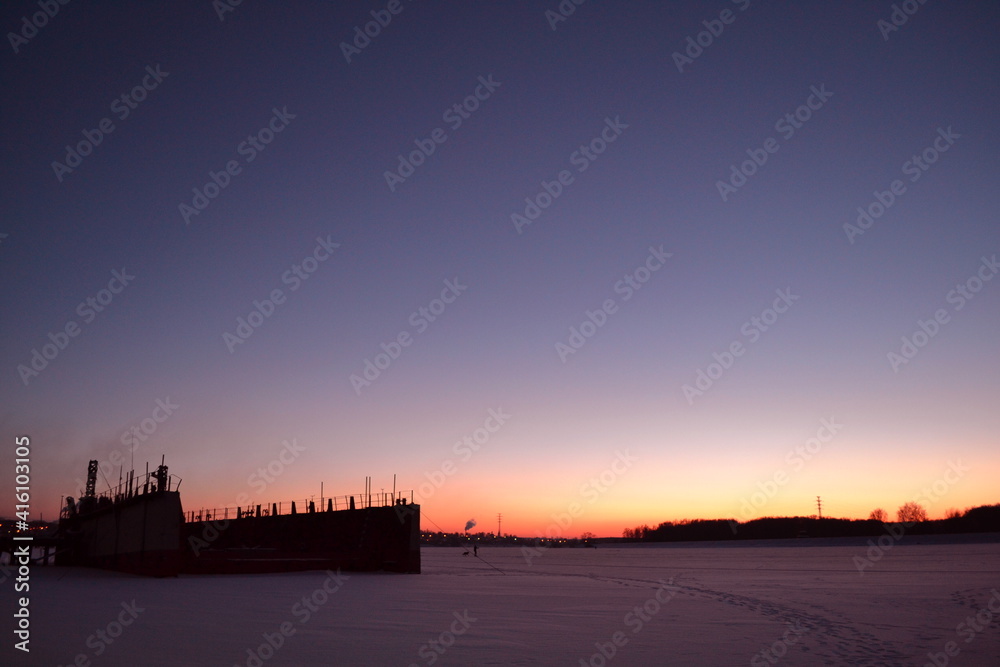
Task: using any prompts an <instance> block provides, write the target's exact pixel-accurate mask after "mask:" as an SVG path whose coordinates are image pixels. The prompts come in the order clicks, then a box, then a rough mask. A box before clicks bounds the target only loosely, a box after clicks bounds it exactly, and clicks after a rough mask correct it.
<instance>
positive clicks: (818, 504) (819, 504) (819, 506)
mask: <svg viewBox="0 0 1000 667" xmlns="http://www.w3.org/2000/svg"><path fill="white" fill-rule="evenodd" d="M816 511H817V512H819V518H821V519H822V518H823V503H822V502H821V501H820V499H819V496H816Z"/></svg>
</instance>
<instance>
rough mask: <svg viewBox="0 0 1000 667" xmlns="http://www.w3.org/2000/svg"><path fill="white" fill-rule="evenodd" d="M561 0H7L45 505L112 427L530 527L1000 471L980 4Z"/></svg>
mask: <svg viewBox="0 0 1000 667" xmlns="http://www.w3.org/2000/svg"><path fill="white" fill-rule="evenodd" d="M563 4H564V5H569V4H571V3H563ZM387 6H388V7H389V8H391V9H397V10H399V11H398V13H396V14H391V13H389V10H387V9H386V7H387ZM558 6H559V5H558V3H556V2H555V1H553V2H550V3H532V6H527V5H523V6H519V7H517V8H510V7H507V6H503V5H491V4H487V3H434V4H431V3H420V2H413V3H411V2H406V1H404V2H402V3H400V4H398V5H397V4H395V3H388V5H387V4H386V3H374V4H370V3H330V4H322V5H321V4H319V3H282V4H281V5H280V6H275V5H272V4H265V3H253V2H247V3H243V4H241V5H239V6H238V7H236V8H234V10H233V11H231V12H227V13H225V14H223V16H222V17H221V19H220V16H219V15H217V12H216V10H215V9H213V5H212V3H210V2H208V1H207V0H204V1H200V2H182V3H170V4H169V6H167V5H164V6H162V7H161V6H145V5H131V4H130V5H127V6H117V5H116V6H103V5H94V4H89V3H83V2H80V3H76V2H74V3H71V4H68V5H65V6H63V5H60V6H59V12H58V14H56V15H55V16H53V17H51V18H47V17H43V16H42V15H38V16H37V17H35V19H34V20H35V21H36V22H37V23H39V24H42V27H40V28H37V29H34V27H33V26H32V27H28V28H26V27H25V23H24V18H23V17H28V18H27V21H28V23H29V24H30V23H31V21H32V20H33V19H32V17H33V15H35V14H36V13H37V12H39V11H40V10H39V9H38V5H37V4H35V3H28V2H17V3H8V4H7V5H5V6H4V8H3V10H2V12H0V14H2V20H0V25H2V26H3V28H4V32H5V33H12V34H16V35H22V36H20V37H14V38H11V36H10V34H8V38H7V45H6V46H5V48H7V49H8V50H7V53H6V54H5V55H3V56H0V57H2V58H4V59H6V62H5V64H4V65H3V67H2V68H0V85H2V90H3V91H4V93H3V96H4V104H3V113H4V122H3V123H2V125H0V128H2V129H0V132H2V140H3V146H4V147H5V151H4V156H5V159H4V161H3V174H2V178H0V182H2V187H3V190H2V207H3V208H2V216H0V234H3V236H2V237H0V273H2V276H3V280H4V284H5V285H6V286H7V288H6V289H4V290H3V291H2V293H0V313H2V317H3V320H2V321H3V327H2V336H0V360H2V367H3V368H4V369H5V370H4V372H3V373H0V399H2V401H0V406H2V407H0V424H2V435H3V438H4V439H5V441H6V442H8V444H12V443H13V440H14V438H15V436H17V435H25V434H27V435H28V436H30V437H31V440H32V488H33V491H34V496H33V501H32V510H33V512H34V513H35V514H36V515H37V513H38V512H44V513H45V516H46V518H52V517H54V516H55V512H56V508H57V503H58V499H59V496H60V495H61V494H70V495H75V494H76V493H77V491H76V480H78V479H82V478H83V476H84V473H85V470H86V465H87V461H88V460H89V459H98V460H100V461H101V462H102V463H103V464H105V467H106V468H107V470H108V471H109V474H108V479H109V480H111V481H112V483H115V482H117V476H118V468H117V462H118V461H119V460H120V459H122V458H124V460H125V461H126V469H127V468H128V460H129V459H130V456H131V454H130V453H129V450H130V444H126V443H131V437H130V436H129V435H128V433H129V431H130V428H132V427H135V428H136V429H138V431H137V432H138V434H139V436H141V437H140V438H139V441H138V442H137V448H136V451H135V460H136V467H137V468H139V469H144V464H145V462H146V461H147V460H148V461H151V462H156V463H158V462H159V460H160V456H161V455H164V454H165V455H166V459H167V463H168V464H169V465H170V466H171V472H173V473H175V474H177V475H179V476H180V477H182V478H184V480H185V481H184V486H183V492H184V495H183V501H184V504H185V507H186V508H188V509H197V508H198V507H201V506H206V507H207V506H222V505H229V506H233V505H235V504H236V499H237V498H238V497H239V496H240V495H241V494H244V493H246V494H248V495H249V496H251V497H253V498H254V499H255V500H257V501H259V502H270V501H272V500H275V501H276V500H290V499H293V498H303V497H308V496H312V495H316V496H318V495H319V492H320V483H321V482H323V483H324V488H325V492H326V494H327V495H331V494H344V493H358V492H359V491H360V490H361V488H362V485H363V480H364V477H365V476H366V475H371V476H373V478H374V487H375V489H376V490H379V489H381V488H384V489H387V490H388V489H390V488H391V486H392V476H393V474H396V475H397V480H398V481H397V486H398V488H402V489H414V490H415V494H416V499H417V500H418V501H419V502H421V504H422V505H423V508H424V511H425V517H427V518H428V519H429V520H430V521H432V522H433V523H429V522H427V521H425V523H424V527H425V528H431V529H435V528H436V527H440V528H442V529H445V530H459V529H461V528H462V527H463V526H464V523H465V521H466V520H468V519H469V518H476V519H477V521H478V522H479V525H480V528H482V529H484V530H493V529H494V528H495V525H496V515H497V514H498V513H503V515H504V532H507V531H508V530H510V531H511V532H518V533H522V534H540V533H543V532H549V533H553V532H556V533H562V534H567V535H576V534H579V533H580V532H582V531H585V530H592V531H594V532H598V533H600V534H608V535H614V534H620V531H621V528H623V527H625V526H630V525H634V524H636V523H642V522H648V523H656V522H658V521H661V520H667V519H680V518H684V517H699V516H700V517H735V518H741V519H745V518H753V517H755V516H763V515H769V514H788V515H802V514H811V513H813V512H814V511H815V497H816V496H817V495H820V496H822V498H823V503H824V514H827V515H832V516H853V517H865V516H867V515H868V512H869V511H870V510H871V509H872V508H874V507H876V506H882V507H885V508H886V509H887V510H889V512H890V514H894V512H895V509H896V508H897V507H898V506H899V505H902V504H903V503H904V502H906V501H908V500H913V499H917V500H919V501H920V502H922V504H924V505H925V506H926V507H927V509H928V511H929V513H930V514H931V516H941V515H943V513H944V512H945V510H946V509H948V508H951V507H956V508H959V509H962V508H965V507H968V506H972V505H978V504H986V503H992V502H996V501H997V500H998V498H997V497H996V484H995V481H996V479H997V478H998V473H1000V454H998V451H1000V450H998V447H997V444H998V443H997V433H998V432H1000V420H998V416H997V410H996V399H997V396H998V395H1000V380H998V378H1000V373H998V370H1000V354H998V351H997V342H996V341H997V330H998V325H1000V280H992V279H993V278H994V277H995V275H996V273H997V272H998V271H1000V266H998V265H997V264H996V258H997V254H998V252H1000V234H998V226H997V214H996V211H997V210H998V201H997V199H998V196H997V192H998V190H997V188H996V186H995V180H996V174H997V166H998V165H997V159H998V158H997V156H998V155H1000V151H998V148H1000V147H998V140H997V133H996V132H997V127H998V125H997V122H996V108H997V99H998V94H997V93H998V77H997V62H1000V59H998V56H1000V53H998V46H997V41H996V34H997V29H998V18H1000V10H998V8H997V6H996V5H995V3H988V2H970V3H927V4H925V5H919V9H917V11H916V13H914V14H913V15H912V16H908V17H907V20H906V22H905V23H902V21H901V19H900V17H899V16H898V15H897V17H896V20H897V22H899V23H902V24H901V25H899V26H898V30H891V31H890V30H887V29H886V28H885V26H886V25H892V16H891V15H892V13H893V5H892V4H891V3H888V2H877V3H849V5H848V6H842V5H834V6H831V5H817V6H815V7H813V6H798V5H796V6H792V7H788V6H776V5H774V4H773V3H758V2H745V1H743V0H740V1H739V2H722V1H718V2H699V3H683V7H678V6H675V5H674V3H662V4H661V3H629V4H628V5H623V4H616V3H598V2H588V3H584V4H582V5H580V6H576V9H575V11H574V12H573V13H572V14H571V15H569V16H567V17H561V18H565V20H558V21H557V20H556V19H554V18H552V17H553V16H554V14H551V13H549V14H547V12H553V11H558V10H557V8H558ZM574 6H575V5H574ZM372 12H375V14H374V15H373V14H372ZM373 16H374V17H375V18H373ZM379 18H381V19H382V21H383V23H384V22H385V21H386V19H387V18H391V21H389V22H388V24H387V25H384V26H377V24H375V23H372V21H376V20H378V19H379ZM43 19H44V20H43ZM880 21H882V22H883V23H882V24H881V27H880V23H879V22H880ZM553 26H554V27H553ZM894 27H895V26H894ZM356 28H359V30H360V32H362V33H363V32H364V30H365V29H367V30H369V32H370V33H374V34H375V36H374V37H370V38H367V42H366V41H364V40H363V39H361V38H357V39H358V41H357V43H356V45H355V44H354V40H355V39H356V37H357V34H358V32H357V31H356V30H355V29H356ZM713 32H714V33H718V34H712V33H713ZM688 38H691V39H690V41H689V40H688ZM699 40H700V44H701V46H699ZM345 45H346V46H345ZM359 47H363V48H359ZM348 61H349V62H348ZM123 96H125V97H123ZM95 144H96V145H95ZM68 147H71V148H72V152H73V153H74V154H73V155H67V153H68ZM77 152H79V153H87V154H86V155H82V156H79V157H78V156H77V155H76V153H77ZM390 172H391V173H390ZM387 174H389V175H387ZM213 175H214V176H213ZM196 191H197V192H196ZM536 207H537V208H536ZM859 207H861V209H862V211H861V212H860V213H859V210H858V209H859ZM865 216H870V217H865ZM859 217H860V220H859ZM116 276H117V277H116ZM130 276H132V277H130ZM275 297H277V298H275ZM88 300H93V301H92V302H90V303H89V302H88ZM241 318H242V320H243V321H245V322H246V324H241ZM254 324H256V325H257V326H253V325H254ZM598 325H600V326H598ZM67 327H68V328H67ZM248 334H249V335H248ZM904 338H905V339H906V340H905V341H904ZM46 345H49V347H47V348H46ZM60 345H62V346H63V349H57V347H58V346H60ZM911 345H912V347H910V346H911ZM36 350H37V351H38V354H37V355H36V354H35V351H36ZM46 354H47V355H48V356H49V357H50V358H49V359H43V358H42V357H44V356H45V355H46ZM380 355H383V356H380ZM33 358H34V362H33ZM32 363H34V364H35V365H34V367H32ZM379 367H380V368H379ZM366 370H367V377H366V375H365V373H366ZM352 376H353V379H352ZM158 402H159V403H158ZM285 443H293V444H294V445H295V446H294V447H292V448H291V449H289V446H288V444H285ZM10 449H11V450H12V449H13V448H12V447H11V448H10ZM290 451H292V452H294V454H290V453H289V452H290ZM283 452H284V454H282V453H283ZM282 456H283V457H284V462H282V461H281V457H282ZM276 461H277V462H278V464H275V462H276ZM13 465H14V464H13V455H11V456H10V457H8V458H7V459H6V460H3V461H0V490H2V489H5V488H8V487H9V486H12V482H13V475H14V470H13ZM269 465H270V470H271V472H270V473H267V471H268V466H269ZM112 468H113V472H112ZM956 470H957V471H959V472H956ZM260 471H264V472H265V473H267V474H266V479H267V480H269V481H265V482H261V481H260V480H261V479H264V478H265V476H264V475H262V474H261V472H260ZM275 472H277V474H274V473H275ZM255 475H256V477H255ZM261 486H263V488H261ZM99 487H100V488H107V486H106V484H105V483H104V481H103V479H102V480H100V483H99ZM755 494H756V495H755ZM570 508H576V509H572V510H571V509H570ZM11 512H12V508H0V514H10V513H11ZM570 513H571V514H573V516H572V517H571V519H570V521H568V522H564V523H566V525H565V526H563V525H559V522H560V517H564V516H566V515H567V514H570ZM554 523H555V524H557V525H558V527H557V528H556V529H553V528H552V526H553V524H554Z"/></svg>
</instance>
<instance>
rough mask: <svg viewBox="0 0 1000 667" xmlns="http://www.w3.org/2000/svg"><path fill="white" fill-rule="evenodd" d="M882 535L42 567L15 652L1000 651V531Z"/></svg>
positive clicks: (619, 654)
mask: <svg viewBox="0 0 1000 667" xmlns="http://www.w3.org/2000/svg"><path fill="white" fill-rule="evenodd" d="M890 542H891V545H890ZM883 543H884V544H885V545H887V546H888V548H887V549H884V550H882V551H881V556H880V557H878V558H877V559H876V558H874V557H875V556H878V555H879V552H878V551H875V550H872V551H871V552H870V553H869V547H868V546H867V545H866V541H865V540H863V539H859V540H841V541H836V540H829V541H824V542H822V544H826V545H828V546H819V545H818V544H820V543H819V541H812V540H789V541H783V542H761V543H758V544H756V545H751V546H705V545H694V546H648V547H647V546H643V547H632V548H610V547H608V548H605V547H601V548H598V549H550V550H548V551H544V552H538V551H534V550H533V551H531V552H525V551H523V550H522V549H515V548H495V549H481V550H480V552H479V555H480V558H478V559H477V558H475V557H473V556H471V555H470V556H463V555H462V550H460V549H449V548H427V549H424V550H423V563H424V573H423V574H421V575H396V574H352V573H346V574H342V575H340V576H339V577H338V576H331V574H328V573H323V572H310V573H294V574H282V575H248V576H184V577H180V578H177V579H162V580H157V579H144V578H137V577H132V576H127V575H121V574H115V573H109V572H101V571H96V570H84V569H75V568H51V567H49V568H42V567H35V568H33V569H32V573H31V590H30V596H31V602H30V611H31V643H30V647H31V653H30V654H23V653H21V652H19V651H16V650H14V649H13V643H14V641H15V639H13V633H12V631H13V629H14V625H13V620H14V619H13V618H12V613H13V610H14V609H15V607H14V601H13V597H14V594H13V591H12V585H11V583H12V582H11V580H10V579H7V581H5V582H4V583H3V589H4V593H3V596H2V597H3V601H4V609H3V618H4V619H5V620H4V621H3V623H4V624H5V627H4V628H3V634H2V636H3V637H4V645H3V648H2V649H0V664H30V665H70V664H78V665H83V666H84V667H86V665H222V666H227V667H228V666H230V665H243V666H246V667H255V666H258V667H259V666H261V665H268V666H271V665H401V666H403V667H406V666H407V665H572V666H576V665H594V666H600V665H606V664H607V665H643V666H645V665H741V664H743V665H746V664H749V665H752V666H753V665H773V664H782V665H924V664H928V663H929V664H937V665H938V666H940V665H945V664H953V665H998V664H1000V592H998V590H1000V543H995V542H994V543H962V544H914V545H910V544H905V543H902V544H896V543H895V542H892V541H891V540H884V541H883ZM775 545H781V546H775ZM526 553H530V554H531V557H530V563H529V562H528V561H529V558H528V557H527V556H526ZM859 559H867V562H868V563H869V564H868V565H867V566H865V567H864V568H863V574H862V573H860V572H859V567H860V564H862V563H864V562H866V561H865V560H859ZM991 604H992V611H991V610H990V605H991ZM977 614H978V618H977ZM949 652H950V653H951V655H949ZM928 654H931V656H933V658H934V660H935V661H936V662H931V657H929V655H928Z"/></svg>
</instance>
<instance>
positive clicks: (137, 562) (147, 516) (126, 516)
mask: <svg viewBox="0 0 1000 667" xmlns="http://www.w3.org/2000/svg"><path fill="white" fill-rule="evenodd" d="M183 523H184V513H183V510H182V508H181V500H180V494H178V493H177V492H176V491H165V492H162V493H154V494H143V495H137V496H133V497H131V498H127V499H124V500H120V501H118V502H115V503H109V505H108V506H106V507H103V508H98V509H95V510H93V511H91V512H88V513H86V514H83V515H78V516H74V517H71V518H68V519H64V520H63V521H62V523H61V529H62V530H61V532H62V533H63V535H65V539H66V543H65V545H64V547H63V548H62V549H60V550H59V551H58V552H57V554H56V564H57V565H77V566H83V567H97V568H103V569H107V570H117V571H120V572H130V573H133V574H141V575H146V576H154V577H171V576H176V575H177V574H178V573H179V572H180V570H181V565H182V561H183V559H182V557H181V556H182V551H181V539H180V537H181V526H182V525H183Z"/></svg>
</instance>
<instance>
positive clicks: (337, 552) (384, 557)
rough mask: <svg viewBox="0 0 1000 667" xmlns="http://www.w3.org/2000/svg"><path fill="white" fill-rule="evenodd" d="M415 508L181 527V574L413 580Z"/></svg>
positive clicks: (417, 554)
mask: <svg viewBox="0 0 1000 667" xmlns="http://www.w3.org/2000/svg"><path fill="white" fill-rule="evenodd" d="M419 517H420V507H419V505H395V506H388V507H368V508H361V509H353V510H338V511H333V512H308V513H304V514H286V515H280V516H259V517H258V516H244V517H241V518H239V519H229V520H219V521H196V522H190V523H187V524H185V526H184V531H185V543H186V549H185V550H186V553H185V558H184V562H183V564H182V566H181V567H182V571H183V572H186V573H191V574H233V573H263V572H291V571H300V570H335V569H344V570H352V571H379V570H381V571H389V572H406V573H414V574H416V573H419V572H420V520H419Z"/></svg>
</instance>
